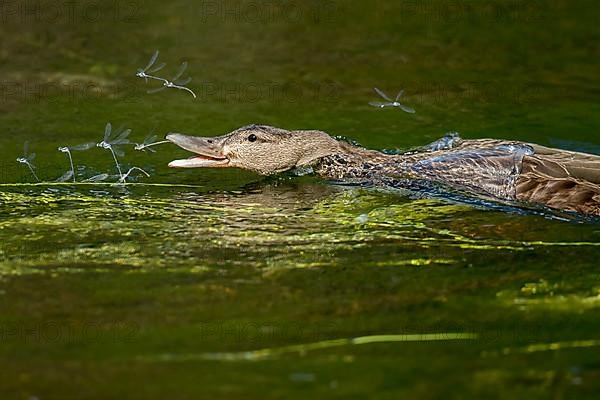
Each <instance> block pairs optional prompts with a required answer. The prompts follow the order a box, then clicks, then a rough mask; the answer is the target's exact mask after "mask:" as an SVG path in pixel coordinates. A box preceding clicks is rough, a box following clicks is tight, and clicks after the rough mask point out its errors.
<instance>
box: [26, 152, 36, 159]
mask: <svg viewBox="0 0 600 400" xmlns="http://www.w3.org/2000/svg"><path fill="white" fill-rule="evenodd" d="M33 160H35V153H31V154H29V155H28V156H27V161H33Z"/></svg>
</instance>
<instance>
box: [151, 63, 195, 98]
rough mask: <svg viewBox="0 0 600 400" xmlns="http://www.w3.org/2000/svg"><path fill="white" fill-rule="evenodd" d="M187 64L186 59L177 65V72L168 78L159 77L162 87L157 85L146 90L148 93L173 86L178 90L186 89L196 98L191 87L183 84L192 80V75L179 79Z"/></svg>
mask: <svg viewBox="0 0 600 400" xmlns="http://www.w3.org/2000/svg"><path fill="white" fill-rule="evenodd" d="M187 66H188V63H187V61H184V62H183V63H181V65H180V66H179V69H178V70H177V73H176V74H175V75H174V76H173V77H172V78H171V79H170V80H167V79H161V80H162V81H163V85H162V87H159V88H157V89H152V90H148V93H158V92H160V91H162V90H165V89H166V88H174V89H179V90H186V91H187V92H189V93H190V94H191V95H192V96H194V98H196V93H194V92H193V91H192V89H190V88H187V87H186V86H185V85H187V84H188V83H190V82H191V81H192V77H187V78H185V79H181V76H182V75H183V73H184V72H185V70H186V69H187Z"/></svg>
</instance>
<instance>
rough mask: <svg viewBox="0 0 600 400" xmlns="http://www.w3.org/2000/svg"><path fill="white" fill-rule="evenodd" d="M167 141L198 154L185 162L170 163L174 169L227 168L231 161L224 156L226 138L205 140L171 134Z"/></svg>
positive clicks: (175, 161)
mask: <svg viewBox="0 0 600 400" xmlns="http://www.w3.org/2000/svg"><path fill="white" fill-rule="evenodd" d="M166 139H167V140H168V141H170V142H172V143H175V144H176V145H177V146H179V147H181V148H182V149H185V150H188V151H191V152H192V153H196V155H195V156H193V157H190V158H188V159H185V160H174V161H171V162H170V163H169V167H172V168H217V167H220V168H222V167H227V166H228V164H229V159H228V158H227V157H225V156H224V155H223V140H224V139H225V138H224V137H214V138H203V137H195V136H187V135H182V134H181V133H169V134H168V135H167V137H166Z"/></svg>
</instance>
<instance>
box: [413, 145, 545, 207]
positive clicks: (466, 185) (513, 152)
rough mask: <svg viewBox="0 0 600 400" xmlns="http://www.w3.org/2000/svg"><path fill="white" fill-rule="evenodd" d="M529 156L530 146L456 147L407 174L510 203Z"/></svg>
mask: <svg viewBox="0 0 600 400" xmlns="http://www.w3.org/2000/svg"><path fill="white" fill-rule="evenodd" d="M463 143H464V142H463ZM533 152H534V151H533V149H532V147H531V146H529V145H527V144H523V143H511V144H501V145H497V146H494V147H475V148H468V147H467V148H464V147H463V146H460V147H459V148H458V149H457V150H453V151H450V152H447V151H443V152H440V153H438V155H435V154H436V153H437V152H433V153H432V156H431V157H428V158H426V159H423V160H420V161H417V162H415V163H414V164H412V165H411V166H410V171H411V172H412V173H413V174H415V175H416V176H417V177H419V178H425V179H428V180H431V181H434V182H439V183H442V184H445V185H448V186H451V187H454V188H458V189H467V190H469V191H473V192H476V193H479V194H483V195H488V196H492V197H495V198H498V199H502V200H514V199H515V198H516V187H515V183H516V180H517V178H518V177H519V175H520V173H521V164H522V161H523V158H524V157H525V156H526V155H530V154H533Z"/></svg>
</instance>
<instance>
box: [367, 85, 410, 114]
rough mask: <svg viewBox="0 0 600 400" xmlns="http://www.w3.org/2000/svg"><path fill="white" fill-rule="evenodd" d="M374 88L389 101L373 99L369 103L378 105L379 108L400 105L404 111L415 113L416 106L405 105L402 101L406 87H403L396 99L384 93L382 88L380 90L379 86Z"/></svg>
mask: <svg viewBox="0 0 600 400" xmlns="http://www.w3.org/2000/svg"><path fill="white" fill-rule="evenodd" d="M373 89H374V90H375V92H376V93H377V94H378V95H379V96H381V97H382V98H383V99H384V100H387V103H383V102H380V101H371V102H369V104H370V105H372V106H373V107H378V108H385V107H399V108H400V109H401V110H402V111H404V112H407V113H409V114H414V113H415V112H416V111H415V109H414V108H411V107H408V106H405V105H404V104H402V103H400V97H402V95H403V94H404V89H402V90H401V91H400V92H399V93H398V95H397V96H396V99H395V100H392V99H391V98H390V97H389V96H388V95H387V94H385V93H383V92H382V91H381V90H379V89H377V88H373Z"/></svg>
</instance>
